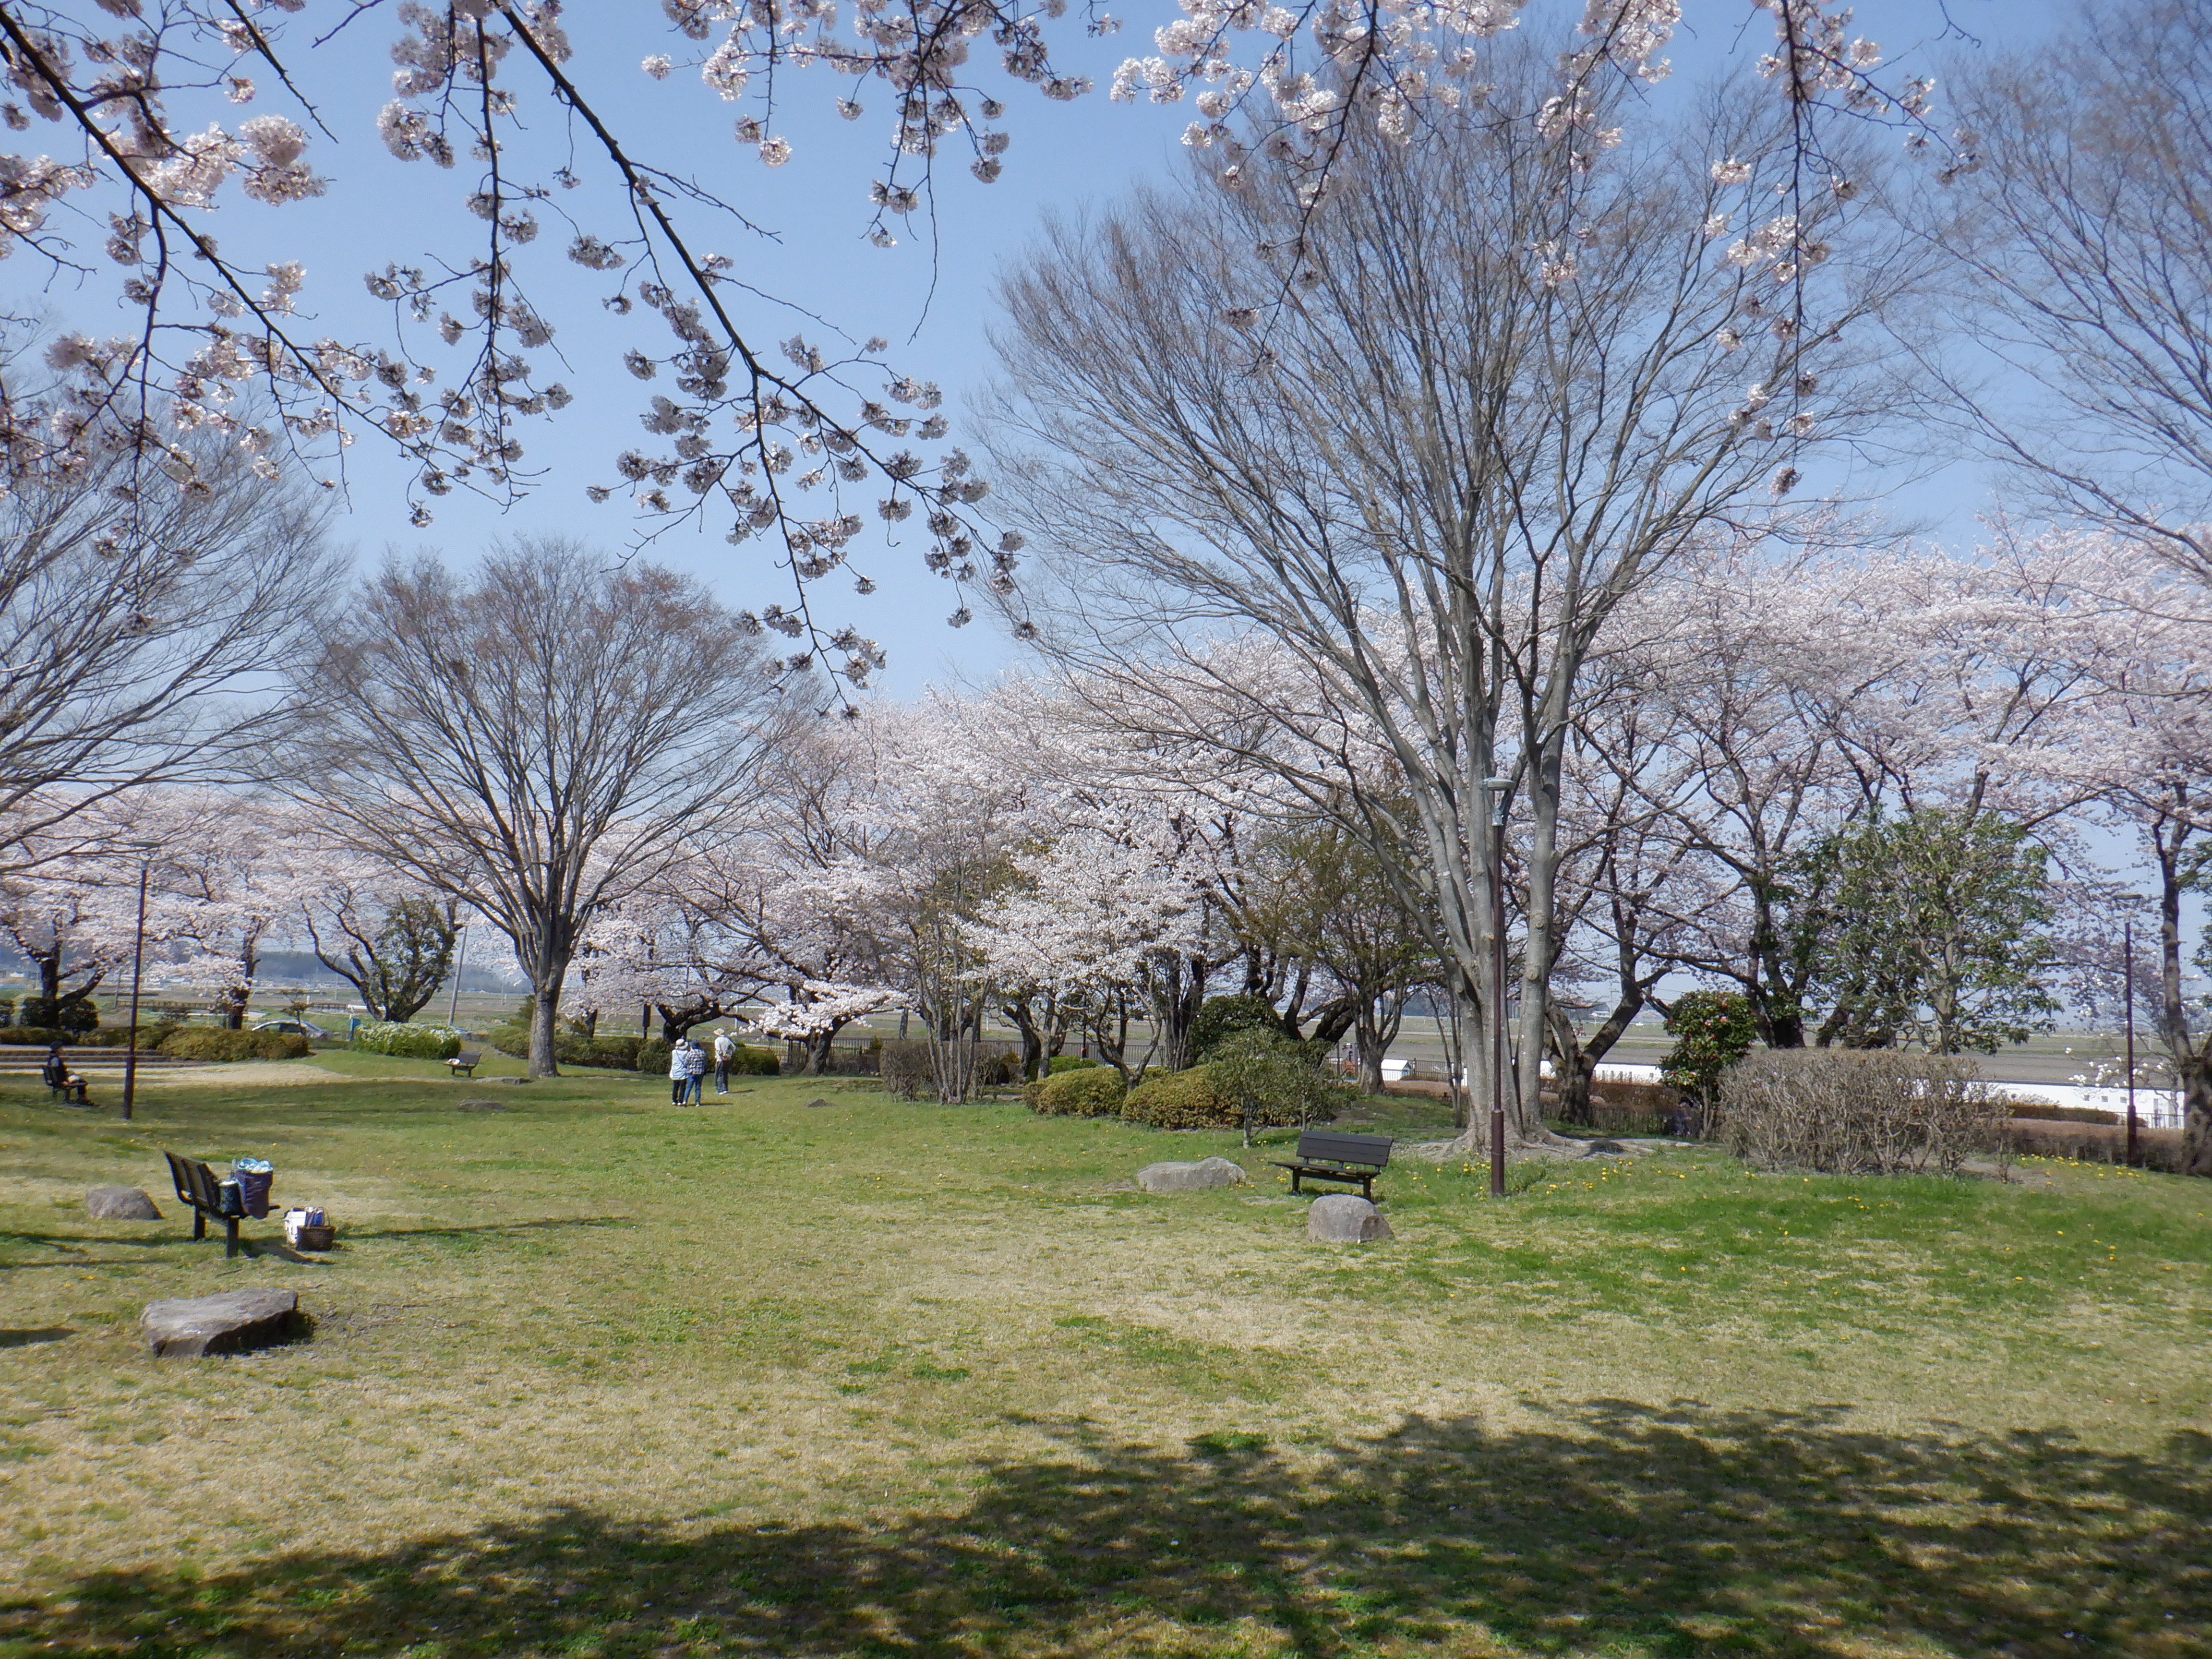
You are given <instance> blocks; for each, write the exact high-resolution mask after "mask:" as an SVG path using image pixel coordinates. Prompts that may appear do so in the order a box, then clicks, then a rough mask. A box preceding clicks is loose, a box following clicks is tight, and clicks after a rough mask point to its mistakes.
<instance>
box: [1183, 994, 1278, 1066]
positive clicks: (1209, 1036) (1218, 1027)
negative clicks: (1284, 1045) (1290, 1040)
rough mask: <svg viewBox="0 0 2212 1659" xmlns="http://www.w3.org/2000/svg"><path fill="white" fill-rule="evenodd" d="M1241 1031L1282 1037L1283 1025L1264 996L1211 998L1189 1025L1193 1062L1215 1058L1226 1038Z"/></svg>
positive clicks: (1271, 1004) (1207, 999)
mask: <svg viewBox="0 0 2212 1659" xmlns="http://www.w3.org/2000/svg"><path fill="white" fill-rule="evenodd" d="M1238 1031H1272V1032H1273V1033H1274V1034H1275V1035H1276V1036H1282V1034H1283V1022H1282V1021H1281V1020H1280V1019H1279V1018H1276V1016H1275V1006H1274V1005H1273V1003H1271V1002H1269V1001H1268V1000H1267V998H1265V997H1253V996H1233V997H1208V998H1206V1001H1205V1003H1204V1005H1203V1006H1200V1009H1199V1011H1198V1013H1197V1016H1196V1017H1195V1018H1193V1019H1192V1021H1191V1022H1190V1053H1191V1058H1192V1059H1193V1060H1211V1059H1212V1058H1213V1051H1214V1050H1215V1049H1216V1048H1219V1047H1220V1046H1221V1043H1222V1041H1223V1039H1224V1038H1226V1037H1229V1036H1233V1035H1234V1034H1235V1033H1237V1032H1238Z"/></svg>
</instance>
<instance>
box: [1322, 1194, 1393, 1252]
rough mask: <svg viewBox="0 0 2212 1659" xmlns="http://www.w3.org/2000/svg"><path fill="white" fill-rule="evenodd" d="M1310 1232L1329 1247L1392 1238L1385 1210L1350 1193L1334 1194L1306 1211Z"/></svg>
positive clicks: (1323, 1198)
mask: <svg viewBox="0 0 2212 1659" xmlns="http://www.w3.org/2000/svg"><path fill="white" fill-rule="evenodd" d="M1306 1232H1307V1235H1308V1236H1309V1237H1313V1238H1317V1239H1320V1240H1321V1241H1322V1243H1325V1244H1366V1243H1371V1242H1372V1241H1374V1240H1376V1239H1378V1238H1388V1237H1390V1224H1389V1222H1388V1221H1385V1220H1384V1219H1383V1212H1382V1211H1380V1210H1378V1209H1376V1207H1375V1206H1373V1205H1372V1204H1370V1203H1369V1202H1368V1201H1367V1200H1365V1199H1364V1198H1355V1197H1354V1196H1352V1194H1350V1193H1330V1194H1328V1195H1327V1196H1326V1197H1322V1198H1317V1199H1316V1200H1314V1201H1313V1203H1312V1204H1311V1205H1310V1206H1308V1208H1307V1210H1306Z"/></svg>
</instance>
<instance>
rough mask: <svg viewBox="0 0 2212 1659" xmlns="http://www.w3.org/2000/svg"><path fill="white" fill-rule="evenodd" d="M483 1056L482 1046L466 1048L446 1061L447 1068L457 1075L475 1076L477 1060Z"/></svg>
mask: <svg viewBox="0 0 2212 1659" xmlns="http://www.w3.org/2000/svg"><path fill="white" fill-rule="evenodd" d="M482 1059H483V1049H481V1048H464V1049H462V1050H461V1051H460V1053H459V1054H455V1055H454V1056H453V1058H452V1059H451V1060H447V1062H446V1069H447V1071H449V1072H451V1073H453V1075H454V1076H455V1077H474V1076H475V1075H476V1074H477V1061H478V1060H482Z"/></svg>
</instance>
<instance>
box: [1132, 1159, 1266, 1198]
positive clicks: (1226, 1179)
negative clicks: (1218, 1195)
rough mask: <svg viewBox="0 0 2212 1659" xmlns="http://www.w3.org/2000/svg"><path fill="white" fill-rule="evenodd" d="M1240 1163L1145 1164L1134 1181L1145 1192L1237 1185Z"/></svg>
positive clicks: (1241, 1174)
mask: <svg viewBox="0 0 2212 1659" xmlns="http://www.w3.org/2000/svg"><path fill="white" fill-rule="evenodd" d="M1244 1178H1245V1177H1244V1169H1243V1165H1242V1164H1231V1162H1230V1161H1229V1160H1228V1159H1227V1158H1200V1159H1199V1160H1198V1162H1197V1163H1195V1164H1176V1163H1172V1162H1170V1163H1165V1164H1146V1165H1145V1167H1144V1168H1143V1169H1141V1170H1138V1171H1137V1184H1138V1185H1139V1187H1142V1188H1144V1189H1145V1190H1146V1192H1148V1193H1200V1192H1204V1191H1205V1190H1206V1188H1209V1187H1241V1186H1243V1184H1244Z"/></svg>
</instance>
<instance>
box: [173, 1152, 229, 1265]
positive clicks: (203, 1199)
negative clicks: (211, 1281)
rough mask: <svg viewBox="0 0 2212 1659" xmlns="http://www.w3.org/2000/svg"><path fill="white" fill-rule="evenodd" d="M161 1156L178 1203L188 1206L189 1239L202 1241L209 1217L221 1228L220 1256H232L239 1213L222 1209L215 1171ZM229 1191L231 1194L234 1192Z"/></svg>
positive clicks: (195, 1161)
mask: <svg viewBox="0 0 2212 1659" xmlns="http://www.w3.org/2000/svg"><path fill="white" fill-rule="evenodd" d="M161 1156H162V1157H163V1158H167V1159H168V1160H169V1178H170V1179H171V1180H172V1181H173V1182H175V1183H176V1188H177V1198H178V1201H179V1202H180V1203H184V1204H189V1205H191V1210H192V1237H194V1238H205V1237H207V1224H208V1218H209V1217H210V1216H213V1217H214V1218H216V1220H218V1221H220V1222H222V1225H223V1245H222V1253H223V1255H225V1256H226V1257H228V1256H234V1255H237V1254H238V1223H239V1219H240V1212H238V1211H234V1210H228V1209H226V1208H225V1207H224V1206H223V1201H222V1182H221V1181H219V1180H217V1179H216V1173H215V1171H214V1170H210V1169H209V1168H208V1166H207V1165H206V1164H202V1163H201V1162H200V1161H199V1160H198V1159H197V1158H179V1157H178V1156H177V1155H176V1154H175V1153H174V1152H164V1153H162V1154H161ZM231 1190H232V1191H233V1192H236V1191H237V1188H232V1189H231Z"/></svg>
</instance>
